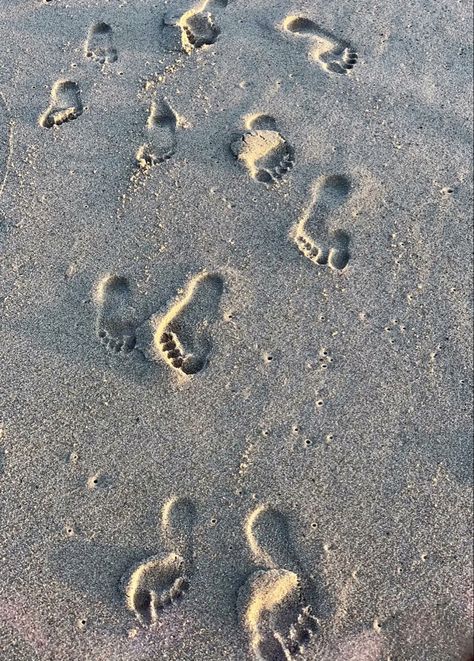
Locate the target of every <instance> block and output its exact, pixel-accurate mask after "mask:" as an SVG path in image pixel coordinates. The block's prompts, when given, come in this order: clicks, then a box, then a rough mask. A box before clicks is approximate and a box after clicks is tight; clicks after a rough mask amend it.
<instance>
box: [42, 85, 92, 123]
mask: <svg viewBox="0 0 474 661" xmlns="http://www.w3.org/2000/svg"><path fill="white" fill-rule="evenodd" d="M82 111H83V106H82V100H81V93H80V90H79V86H78V84H77V83H74V82H72V81H71V80H58V81H57V82H56V83H54V85H53V88H52V90H51V97H50V102H49V106H48V108H47V109H46V110H45V112H44V113H43V114H42V115H41V117H40V124H41V126H44V127H45V128H47V129H50V128H51V127H52V126H54V125H55V124H56V125H57V126H59V125H60V124H64V122H69V121H71V120H73V119H76V118H77V117H79V116H80V115H82Z"/></svg>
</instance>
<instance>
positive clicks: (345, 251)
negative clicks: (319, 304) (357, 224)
mask: <svg viewBox="0 0 474 661" xmlns="http://www.w3.org/2000/svg"><path fill="white" fill-rule="evenodd" d="M350 190H351V184H350V181H349V179H347V177H344V176H341V175H330V176H324V177H321V178H320V179H318V180H317V181H316V183H315V185H314V186H313V191H312V196H311V200H310V203H309V205H308V206H307V208H306V209H305V211H304V212H303V215H302V217H301V219H300V220H299V221H298V223H297V224H296V225H295V226H294V227H293V228H292V230H291V232H290V236H291V237H292V239H293V241H294V242H295V244H296V246H297V247H298V249H299V250H300V252H301V253H303V255H304V256H305V257H307V258H308V259H309V260H310V261H311V262H313V263H314V264H319V265H324V264H328V266H329V267H330V268H331V269H333V270H335V271H343V270H344V269H345V268H346V266H347V264H348V262H349V258H350V252H349V247H350V236H349V234H348V233H347V232H344V231H342V230H339V229H337V230H335V231H332V232H331V231H328V229H327V226H326V224H327V221H328V220H329V218H330V217H331V216H332V215H333V214H334V213H335V212H336V210H337V209H338V208H339V207H341V206H342V205H343V204H344V203H345V201H346V199H347V197H348V196H349V194H350Z"/></svg>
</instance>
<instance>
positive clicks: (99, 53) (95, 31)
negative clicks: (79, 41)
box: [84, 21, 117, 64]
mask: <svg viewBox="0 0 474 661" xmlns="http://www.w3.org/2000/svg"><path fill="white" fill-rule="evenodd" d="M84 50H85V54H86V57H89V58H91V59H92V60H95V61H96V62H99V63H100V64H105V63H112V62H116V61H117V49H116V48H115V46H114V44H113V31H112V28H111V27H110V25H108V24H107V23H104V22H102V21H101V22H99V23H95V24H94V25H92V26H91V28H90V30H89V34H88V35H87V40H86V43H85V47H84Z"/></svg>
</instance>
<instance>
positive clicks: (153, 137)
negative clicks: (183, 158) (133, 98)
mask: <svg viewBox="0 0 474 661" xmlns="http://www.w3.org/2000/svg"><path fill="white" fill-rule="evenodd" d="M176 124H177V117H176V113H175V112H174V111H173V109H172V108H171V106H170V105H169V104H168V102H167V101H166V100H165V99H161V100H160V101H158V102H155V101H153V103H152V104H151V108H150V113H149V115H148V120H147V123H146V130H147V134H148V141H147V142H146V143H145V144H143V145H142V146H141V147H140V148H139V150H138V152H137V155H136V160H137V163H138V165H139V166H140V167H141V168H148V167H150V166H152V165H155V164H156V163H163V161H166V160H167V159H169V158H171V156H173V154H174V153H175V151H176Z"/></svg>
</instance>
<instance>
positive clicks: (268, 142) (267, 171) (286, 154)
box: [230, 115, 294, 184]
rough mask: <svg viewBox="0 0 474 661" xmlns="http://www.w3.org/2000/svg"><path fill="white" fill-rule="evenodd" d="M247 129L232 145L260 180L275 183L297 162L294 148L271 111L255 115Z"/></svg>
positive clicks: (232, 148)
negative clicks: (271, 114) (279, 128)
mask: <svg viewBox="0 0 474 661" xmlns="http://www.w3.org/2000/svg"><path fill="white" fill-rule="evenodd" d="M246 129H247V130H246V131H244V133H242V134H240V135H236V136H234V137H233V139H232V142H231V145H230V149H231V151H232V153H233V154H234V156H235V157H236V158H237V159H238V160H239V161H242V163H243V164H244V165H245V167H246V168H247V170H248V171H249V173H250V176H251V177H252V178H253V179H255V180H256V181H260V182H263V183H265V184H273V183H275V182H277V181H278V180H279V179H281V177H283V176H284V175H285V174H286V173H287V172H288V171H289V170H291V168H292V167H293V165H294V150H293V147H292V146H291V145H290V144H289V142H288V141H287V140H286V139H285V138H284V137H283V136H282V135H281V133H280V132H279V131H278V128H277V125H276V121H275V119H274V118H273V117H271V116H270V115H254V116H252V117H250V118H249V119H248V120H247V122H246Z"/></svg>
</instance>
